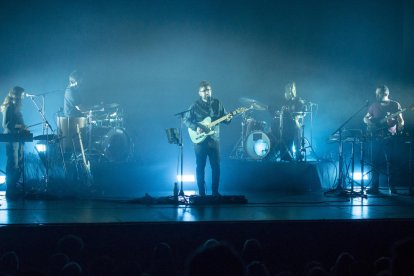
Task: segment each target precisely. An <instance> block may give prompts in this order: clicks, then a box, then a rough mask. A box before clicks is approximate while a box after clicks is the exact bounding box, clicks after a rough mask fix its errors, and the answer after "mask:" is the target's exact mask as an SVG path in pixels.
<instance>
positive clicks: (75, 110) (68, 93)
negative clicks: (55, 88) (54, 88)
mask: <svg viewBox="0 0 414 276" xmlns="http://www.w3.org/2000/svg"><path fill="white" fill-rule="evenodd" d="M81 84H82V74H81V73H80V72H79V71H73V72H72V73H71V74H70V75H69V85H68V87H67V88H66V90H65V96H64V101H63V113H64V116H66V117H84V115H83V114H82V112H81V106H82V103H83V94H82V93H81V92H82V91H81V89H80V87H81Z"/></svg>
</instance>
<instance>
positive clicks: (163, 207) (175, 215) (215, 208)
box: [0, 189, 414, 225]
mask: <svg viewBox="0 0 414 276" xmlns="http://www.w3.org/2000/svg"><path fill="white" fill-rule="evenodd" d="M243 196H245V198H246V199H247V200H248V202H247V203H246V204H242V203H232V202H231V201H228V202H225V203H222V204H220V203H219V204H217V201H212V203H210V202H201V203H200V204H197V205H194V204H185V202H184V201H183V200H182V199H183V198H180V204H178V205H176V204H174V201H173V200H172V199H171V198H167V197H155V196H151V197H142V198H132V199H125V198H123V199H110V198H104V199H67V198H64V199H54V198H48V199H47V198H42V197H39V198H33V199H22V200H14V201H9V200H7V199H6V198H5V196H4V193H3V194H2V195H0V203H1V206H0V224H1V225H31V224H34V225H39V224H41V225H45V224H73V223H75V224H76V223H142V222H152V223H154V222H155V223H156V222H224V221H226V222H231V221H236V222H240V221H243V222H248V221H254V222H258V221H267V222H270V221H285V220H288V221H312V220H361V219H363V220H370V219H374V220H382V219H386V220H389V219H391V220H392V219H407V220H411V219H413V218H414V198H413V197H411V196H409V195H408V190H407V189H400V190H399V194H397V195H394V194H393V195H390V194H389V193H388V191H386V190H383V191H382V194H381V195H378V196H368V198H366V199H365V198H360V197H341V196H336V195H324V192H323V191H320V192H308V193H304V194H296V195H295V194H283V193H281V192H266V193H249V194H243ZM226 198H228V196H226Z"/></svg>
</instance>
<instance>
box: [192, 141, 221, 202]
mask: <svg viewBox="0 0 414 276" xmlns="http://www.w3.org/2000/svg"><path fill="white" fill-rule="evenodd" d="M194 151H195V155H196V163H197V169H196V173H197V185H198V191H199V194H200V195H201V196H204V195H206V182H205V168H206V163H207V157H208V159H209V161H210V166H211V172H212V187H211V190H212V194H213V195H218V194H219V193H218V188H219V182H220V145H219V142H218V141H215V140H213V139H211V138H210V137H207V139H206V140H204V141H203V142H201V143H198V144H194Z"/></svg>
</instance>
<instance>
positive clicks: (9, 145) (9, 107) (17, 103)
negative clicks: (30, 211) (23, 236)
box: [1, 86, 25, 199]
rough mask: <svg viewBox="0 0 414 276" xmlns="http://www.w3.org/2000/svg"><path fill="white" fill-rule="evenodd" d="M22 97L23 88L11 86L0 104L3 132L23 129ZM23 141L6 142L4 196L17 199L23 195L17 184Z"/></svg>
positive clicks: (21, 161)
mask: <svg viewBox="0 0 414 276" xmlns="http://www.w3.org/2000/svg"><path fill="white" fill-rule="evenodd" d="M23 99H24V89H23V88H21V87H19V86H15V87H13V88H12V89H11V90H10V91H9V93H8V94H7V96H6V98H5V99H4V101H3V104H2V105H1V111H2V113H3V129H4V133H5V134H16V135H17V134H19V133H21V132H23V131H25V125H24V120H23V114H22V112H21V107H22V103H23ZM23 149H24V142H23V141H10V142H6V154H7V165H6V184H7V189H6V198H8V199H17V198H19V197H21V196H23V189H22V188H23V187H20V186H19V185H18V183H19V179H20V177H21V176H22V174H23Z"/></svg>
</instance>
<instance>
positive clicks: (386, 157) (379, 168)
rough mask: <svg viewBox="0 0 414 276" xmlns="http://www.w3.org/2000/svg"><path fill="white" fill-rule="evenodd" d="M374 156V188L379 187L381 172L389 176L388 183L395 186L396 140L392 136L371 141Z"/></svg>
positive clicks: (390, 186)
mask: <svg viewBox="0 0 414 276" xmlns="http://www.w3.org/2000/svg"><path fill="white" fill-rule="evenodd" d="M371 158H372V166H373V168H372V185H371V188H372V189H378V188H379V184H380V181H379V180H380V174H384V175H386V176H387V183H388V187H389V188H390V189H392V188H395V170H394V164H395V161H396V160H395V159H396V156H395V154H394V141H393V139H391V138H388V139H387V138H384V139H377V140H373V141H372V142H371Z"/></svg>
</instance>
